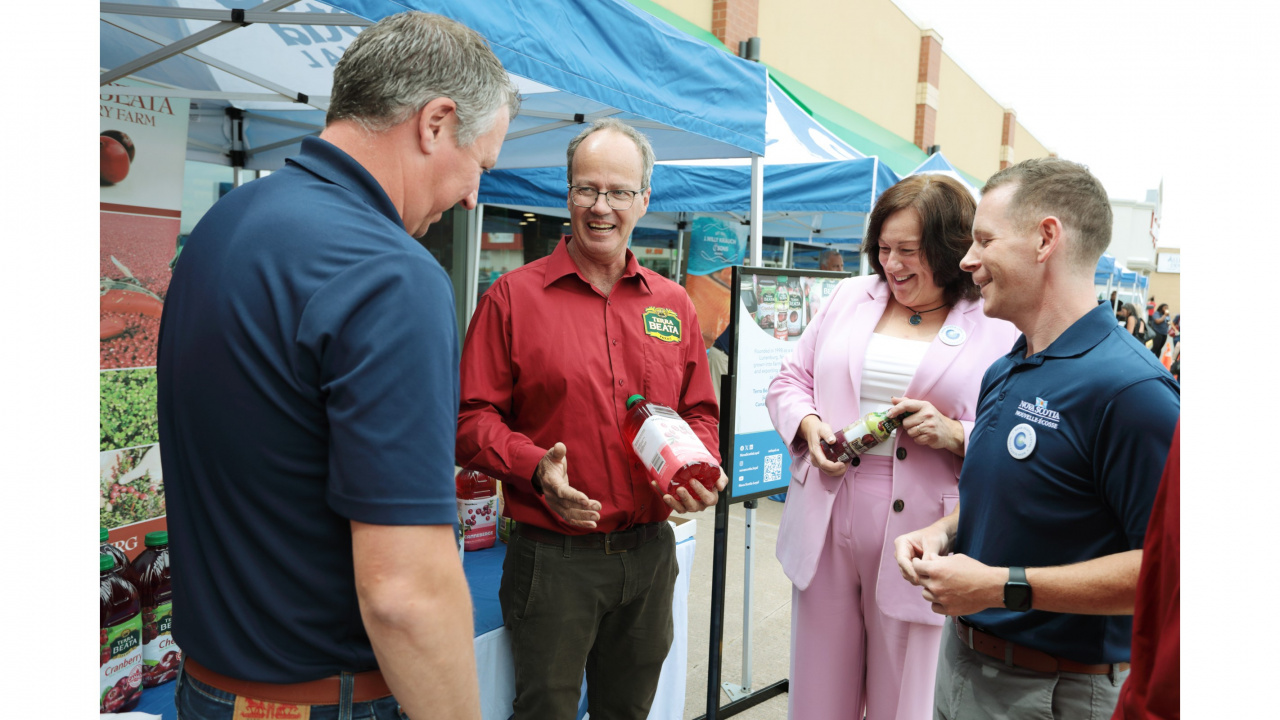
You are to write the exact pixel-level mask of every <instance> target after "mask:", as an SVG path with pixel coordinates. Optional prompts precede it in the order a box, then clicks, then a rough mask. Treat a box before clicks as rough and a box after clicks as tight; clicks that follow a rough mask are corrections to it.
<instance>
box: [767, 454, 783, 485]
mask: <svg viewBox="0 0 1280 720" xmlns="http://www.w3.org/2000/svg"><path fill="white" fill-rule="evenodd" d="M781 479H782V455H765V456H764V481H765V482H767V483H771V482H777V481H779V480H781Z"/></svg>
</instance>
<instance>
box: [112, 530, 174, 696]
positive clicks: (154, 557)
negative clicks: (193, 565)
mask: <svg viewBox="0 0 1280 720" xmlns="http://www.w3.org/2000/svg"><path fill="white" fill-rule="evenodd" d="M143 543H144V544H145V545H146V549H145V550H143V551H142V552H141V553H138V557H136V558H134V559H133V562H132V563H130V565H129V570H128V572H127V574H126V578H127V579H128V580H129V582H131V583H133V585H134V587H136V588H138V597H139V600H140V601H141V603H142V663H143V666H142V687H155V686H157V685H161V684H164V683H167V682H169V681H170V680H173V679H174V678H176V677H178V664H179V661H181V660H182V654H181V652H180V651H179V650H178V645H177V644H176V643H175V642H174V641H173V633H172V627H173V590H172V589H171V586H170V584H169V533H168V532H166V531H164V530H159V531H157V532H149V533H147V535H146V537H145V538H143Z"/></svg>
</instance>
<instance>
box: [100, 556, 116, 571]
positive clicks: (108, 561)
mask: <svg viewBox="0 0 1280 720" xmlns="http://www.w3.org/2000/svg"><path fill="white" fill-rule="evenodd" d="M98 566H99V567H100V568H101V572H106V571H108V570H111V569H113V568H114V567H115V566H116V559H115V558H113V557H111V556H110V555H108V554H106V553H102V554H101V555H99V556H98Z"/></svg>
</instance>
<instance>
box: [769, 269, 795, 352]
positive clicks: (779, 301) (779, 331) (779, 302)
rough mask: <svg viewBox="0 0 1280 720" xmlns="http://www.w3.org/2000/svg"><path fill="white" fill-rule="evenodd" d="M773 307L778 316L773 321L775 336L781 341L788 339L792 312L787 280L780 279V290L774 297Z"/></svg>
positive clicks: (778, 289)
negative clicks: (789, 316)
mask: <svg viewBox="0 0 1280 720" xmlns="http://www.w3.org/2000/svg"><path fill="white" fill-rule="evenodd" d="M773 307H774V310H775V311H776V313H777V315H776V316H775V319H774V321H773V336H774V337H775V338H777V339H779V340H786V339H787V314H788V313H790V312H791V288H790V287H788V286H787V281H786V279H785V278H778V288H777V291H776V292H775V293H774V296H773Z"/></svg>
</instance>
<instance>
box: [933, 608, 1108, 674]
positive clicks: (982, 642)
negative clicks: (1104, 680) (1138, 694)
mask: <svg viewBox="0 0 1280 720" xmlns="http://www.w3.org/2000/svg"><path fill="white" fill-rule="evenodd" d="M953 624H954V625H955V628H956V637H958V638H960V642H962V643H964V645H965V647H967V648H969V649H971V650H976V651H977V652H980V653H982V654H983V655H988V656H990V657H993V658H996V659H997V660H1003V661H1004V662H1005V663H1006V664H1008V665H1013V666H1014V667H1020V668H1025V669H1027V670H1034V671H1036V672H1042V673H1054V672H1069V673H1081V674H1084V675H1110V674H1112V672H1117V673H1121V672H1124V671H1125V670H1128V669H1129V663H1127V662H1122V663H1116V664H1114V665H1109V664H1107V663H1101V664H1098V665H1086V664H1084V663H1079V662H1076V661H1074V660H1067V659H1065V658H1057V657H1054V656H1052V655H1050V654H1049V653H1047V652H1041V651H1040V650H1033V649H1031V648H1029V647H1026V646H1024V645H1017V644H1015V643H1011V642H1009V641H1008V640H1002V639H1000V638H998V637H996V636H995V635H991V634H989V633H984V632H982V631H981V630H979V629H977V628H975V627H974V626H972V625H970V624H969V623H967V622H965V621H963V620H961V619H960V618H956V619H955V622H954V623H953Z"/></svg>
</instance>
